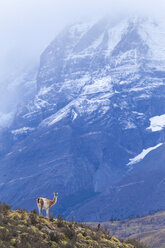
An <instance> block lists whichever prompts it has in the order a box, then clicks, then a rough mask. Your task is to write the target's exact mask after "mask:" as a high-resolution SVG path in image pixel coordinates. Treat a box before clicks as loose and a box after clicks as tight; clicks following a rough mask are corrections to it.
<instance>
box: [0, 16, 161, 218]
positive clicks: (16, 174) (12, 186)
mask: <svg viewBox="0 0 165 248" xmlns="http://www.w3.org/2000/svg"><path fill="white" fill-rule="evenodd" d="M164 42H165V33H164V25H163V23H161V22H158V23H156V22H155V21H153V20H152V19H148V18H141V17H131V18H130V17H128V18H123V19H122V20H120V21H113V22H112V19H111V18H109V17H108V16H106V17H105V18H102V19H101V20H97V21H92V22H87V23H85V22H82V23H77V24H74V25H69V26H68V27H66V28H65V29H64V30H63V31H62V32H61V33H60V34H59V35H58V36H57V37H56V38H55V39H54V40H53V41H52V42H51V43H50V45H49V46H48V47H47V48H46V49H45V51H44V52H43V53H42V55H41V59H40V66H39V69H38V71H37V76H36V78H35V76H34V75H35V73H34V74H32V75H33V76H31V74H29V77H28V76H27V77H25V80H24V82H25V85H26V87H25V88H26V92H27V97H26V101H25V102H24V103H23V102H22V103H21V104H19V105H18V107H17V110H16V112H15V114H14V119H13V121H12V124H11V125H10V126H9V127H8V128H7V127H5V128H4V129H2V131H1V134H0V135H1V140H0V155H1V157H0V201H3V200H4V199H5V201H6V202H7V203H9V204H11V205H12V206H13V207H14V208H16V207H25V208H27V209H32V208H34V207H36V202H35V201H36V197H38V196H43V197H50V198H51V196H52V192H54V191H56V192H59V201H58V203H57V206H56V211H57V212H60V213H62V214H63V215H64V216H66V217H68V218H71V217H72V216H74V217H75V219H77V220H80V219H85V220H88V221H91V220H92V221H96V220H98V221H100V220H109V219H110V218H112V217H115V218H116V217H117V218H125V217H128V216H134V215H136V214H144V213H147V212H148V211H150V210H156V209H159V208H164V207H165V200H164V197H163V196H164V178H165V169H164V159H165V157H164V148H165V145H164V127H165V117H164V116H165V112H164V104H165V98H164V92H165V86H164V83H165V56H164V55H165V49H164ZM28 78H30V80H29V81H28ZM35 80H36V81H35ZM28 82H31V83H28ZM18 192H19V194H18ZM146 196H147V197H146Z"/></svg>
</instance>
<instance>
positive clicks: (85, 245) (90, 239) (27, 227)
mask: <svg viewBox="0 0 165 248" xmlns="http://www.w3.org/2000/svg"><path fill="white" fill-rule="evenodd" d="M0 247H1V248H5V247H7V248H14V247H18V248H31V247H33V248H47V247H52V248H57V247H58V248H76V247H77V248H104V247H105V248H106V247H107V248H108V247H110V248H135V247H140V246H134V245H132V244H130V243H129V244H128V243H127V244H126V243H124V242H122V241H119V240H118V239H116V238H115V237H113V236H110V235H109V233H108V232H107V231H102V230H100V229H99V230H98V228H97V229H94V228H90V227H87V226H86V225H84V224H82V223H75V222H67V221H65V220H64V219H62V218H57V219H56V220H55V219H53V218H46V217H39V216H38V215H37V213H36V211H35V210H34V211H32V212H30V213H28V212H26V211H25V210H21V209H18V210H16V211H13V210H11V209H10V207H9V206H8V205H6V204H5V203H3V204H0Z"/></svg>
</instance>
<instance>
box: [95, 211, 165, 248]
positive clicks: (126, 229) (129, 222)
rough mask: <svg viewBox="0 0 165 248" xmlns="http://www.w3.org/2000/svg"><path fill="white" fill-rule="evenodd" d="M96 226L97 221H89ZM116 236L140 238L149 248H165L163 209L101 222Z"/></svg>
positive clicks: (164, 214)
mask: <svg viewBox="0 0 165 248" xmlns="http://www.w3.org/2000/svg"><path fill="white" fill-rule="evenodd" d="M91 225H92V226H93V227H96V226H97V225H98V223H91ZM101 226H102V228H106V229H107V230H110V232H111V234H112V235H114V236H115V237H118V238H124V239H135V240H140V241H141V242H142V243H143V244H145V245H147V246H148V247H150V248H165V211H158V212H155V213H151V214H150V215H147V216H142V217H140V216H139V217H137V218H132V219H126V220H117V221H115V220H111V221H109V222H103V223H101Z"/></svg>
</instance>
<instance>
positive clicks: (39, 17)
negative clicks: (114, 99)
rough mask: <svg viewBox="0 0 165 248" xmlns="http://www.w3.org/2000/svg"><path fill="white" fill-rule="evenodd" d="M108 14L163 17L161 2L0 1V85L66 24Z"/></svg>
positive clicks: (34, 58)
mask: <svg viewBox="0 0 165 248" xmlns="http://www.w3.org/2000/svg"><path fill="white" fill-rule="evenodd" d="M106 12H108V13H109V14H110V15H112V16H114V17H115V18H118V17H120V16H122V15H128V14H130V13H138V12H139V13H142V14H147V15H148V14H149V15H152V16H155V15H156V16H159V15H163V14H164V12H165V1H164V0H143V1H142V0H88V1H87V0H0V82H1V81H2V80H1V79H2V75H4V74H6V73H10V72H13V71H15V70H19V69H20V68H22V67H23V66H27V65H29V64H31V63H33V62H36V61H38V60H39V55H40V54H41V52H42V51H43V50H44V48H45V47H46V46H47V45H48V44H49V43H50V41H51V40H52V39H53V38H54V37H55V35H56V34H57V33H58V32H59V31H60V30H61V29H62V28H63V27H64V26H65V25H67V24H68V23H71V22H76V21H77V20H79V19H80V20H83V19H87V18H89V17H96V16H99V15H102V14H103V13H106Z"/></svg>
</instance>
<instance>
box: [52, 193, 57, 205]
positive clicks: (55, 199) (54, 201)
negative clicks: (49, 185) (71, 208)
mask: <svg viewBox="0 0 165 248" xmlns="http://www.w3.org/2000/svg"><path fill="white" fill-rule="evenodd" d="M56 201H57V196H56V195H55V196H54V198H53V200H52V202H51V206H52V205H54V204H55V203H56Z"/></svg>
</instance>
